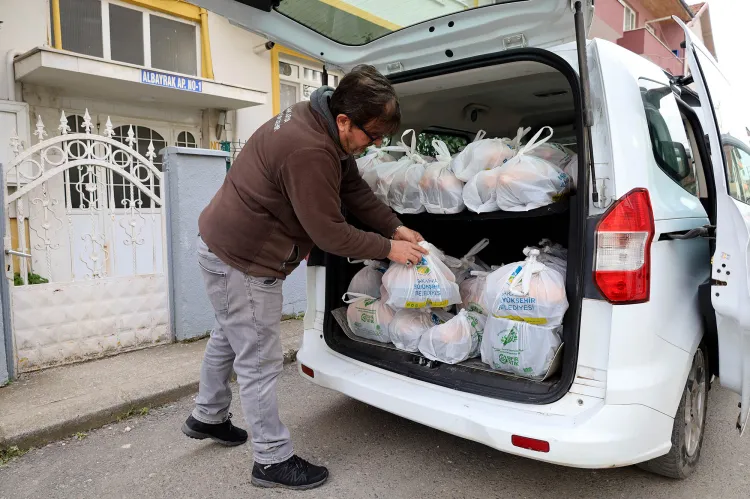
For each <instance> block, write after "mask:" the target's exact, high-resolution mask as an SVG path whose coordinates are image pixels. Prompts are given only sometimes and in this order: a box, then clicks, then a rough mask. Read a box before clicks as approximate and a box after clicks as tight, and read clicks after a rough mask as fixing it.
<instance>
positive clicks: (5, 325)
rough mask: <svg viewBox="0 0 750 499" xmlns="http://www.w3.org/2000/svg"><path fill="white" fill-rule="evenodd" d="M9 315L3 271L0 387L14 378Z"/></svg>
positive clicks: (0, 178) (0, 184)
mask: <svg viewBox="0 0 750 499" xmlns="http://www.w3.org/2000/svg"><path fill="white" fill-rule="evenodd" d="M4 172H5V167H4V165H3V164H2V163H0V234H2V236H0V237H2V238H3V241H4V240H5V224H6V218H5V217H6V213H5V174H4ZM5 249H6V248H5V243H3V254H2V261H3V267H5V263H4V262H5ZM11 321H12V317H11V314H10V288H9V285H8V279H7V277H6V275H5V269H3V272H2V273H1V274H0V386H3V385H4V384H6V383H7V382H8V381H10V379H11V378H13V377H15V369H14V367H15V366H14V362H13V361H14V359H13V327H12V323H11Z"/></svg>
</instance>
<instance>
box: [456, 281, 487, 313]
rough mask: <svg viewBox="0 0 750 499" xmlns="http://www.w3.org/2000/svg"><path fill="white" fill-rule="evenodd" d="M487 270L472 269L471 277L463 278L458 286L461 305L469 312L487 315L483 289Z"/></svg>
mask: <svg viewBox="0 0 750 499" xmlns="http://www.w3.org/2000/svg"><path fill="white" fill-rule="evenodd" d="M489 274H490V273H489V272H480V271H476V270H475V271H472V272H471V277H469V278H468V279H466V280H464V281H463V282H462V283H461V284H460V285H459V286H458V288H459V291H460V293H461V306H462V307H463V308H464V309H466V310H467V311H469V312H476V313H478V314H482V315H488V313H489V310H488V309H487V308H486V305H485V299H484V291H485V283H486V281H487V276H488V275H489Z"/></svg>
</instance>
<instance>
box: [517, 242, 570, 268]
mask: <svg viewBox="0 0 750 499" xmlns="http://www.w3.org/2000/svg"><path fill="white" fill-rule="evenodd" d="M532 249H539V257H538V260H539V261H540V262H542V263H543V264H545V265H546V266H547V267H550V268H553V269H555V270H556V271H558V272H560V273H561V274H562V276H563V277H565V275H566V274H567V268H568V250H567V249H565V248H563V247H562V246H561V245H560V244H557V243H553V242H552V241H550V240H549V239H542V240H541V241H539V248H533V247H531V248H526V249H524V250H523V254H524V255H526V256H529V252H530V251H531V250H532Z"/></svg>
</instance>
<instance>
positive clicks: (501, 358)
mask: <svg viewBox="0 0 750 499" xmlns="http://www.w3.org/2000/svg"><path fill="white" fill-rule="evenodd" d="M497 360H498V362H499V363H500V364H501V365H502V364H507V365H509V366H516V367H517V366H518V357H512V356H510V355H504V354H502V353H501V354H500V355H498V357H497Z"/></svg>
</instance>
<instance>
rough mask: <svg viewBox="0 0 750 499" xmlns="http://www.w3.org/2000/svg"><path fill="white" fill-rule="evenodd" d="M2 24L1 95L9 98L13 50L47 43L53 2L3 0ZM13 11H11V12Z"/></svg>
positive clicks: (0, 46) (42, 0)
mask: <svg viewBox="0 0 750 499" xmlns="http://www.w3.org/2000/svg"><path fill="white" fill-rule="evenodd" d="M1 3H2V6H1V9H2V11H3V14H4V15H3V19H2V20H3V21H4V22H3V24H2V28H0V57H1V59H0V99H7V100H15V98H11V99H8V80H9V75H8V71H9V67H8V63H7V57H8V54H9V52H10V51H17V52H20V53H23V52H26V51H28V50H31V49H32V48H34V47H37V46H39V45H45V44H46V43H47V33H48V25H49V4H48V3H47V0H2V2H1ZM8 13H10V15H8Z"/></svg>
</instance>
